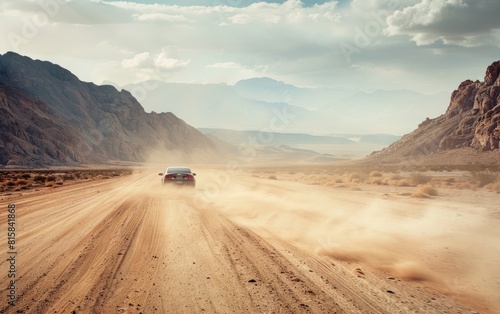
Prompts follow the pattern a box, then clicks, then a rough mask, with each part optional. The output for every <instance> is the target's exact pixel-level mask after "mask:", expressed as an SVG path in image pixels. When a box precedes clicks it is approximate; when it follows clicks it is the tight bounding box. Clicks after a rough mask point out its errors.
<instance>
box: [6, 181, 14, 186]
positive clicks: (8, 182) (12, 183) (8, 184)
mask: <svg viewBox="0 0 500 314" xmlns="http://www.w3.org/2000/svg"><path fill="white" fill-rule="evenodd" d="M4 185H5V186H14V185H16V182H14V181H12V180H9V181H7V182H5V183H4Z"/></svg>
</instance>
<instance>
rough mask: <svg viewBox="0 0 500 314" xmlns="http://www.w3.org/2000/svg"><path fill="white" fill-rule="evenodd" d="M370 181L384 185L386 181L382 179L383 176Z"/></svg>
mask: <svg viewBox="0 0 500 314" xmlns="http://www.w3.org/2000/svg"><path fill="white" fill-rule="evenodd" d="M370 183H371V184H376V185H382V184H383V183H384V181H383V180H382V178H375V179H371V181H370Z"/></svg>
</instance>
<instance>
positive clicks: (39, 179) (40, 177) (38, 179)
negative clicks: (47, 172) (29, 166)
mask: <svg viewBox="0 0 500 314" xmlns="http://www.w3.org/2000/svg"><path fill="white" fill-rule="evenodd" d="M46 180H47V177H46V176H43V175H36V176H35V177H34V178H33V181H35V182H45V181H46Z"/></svg>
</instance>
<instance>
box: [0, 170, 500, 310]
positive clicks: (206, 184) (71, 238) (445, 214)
mask: <svg viewBox="0 0 500 314" xmlns="http://www.w3.org/2000/svg"><path fill="white" fill-rule="evenodd" d="M195 170H196V172H197V173H198V176H197V178H198V185H197V188H196V190H190V189H165V188H164V189H162V188H161V187H160V184H159V177H158V175H157V173H158V172H159V170H158V169H149V170H146V169H142V170H141V171H136V172H135V173H134V174H132V175H130V176H126V177H116V178H110V179H107V180H96V181H88V182H82V183H78V184H73V185H69V186H61V187H58V188H52V189H46V190H40V191H35V190H31V191H23V192H22V193H13V194H12V195H9V196H5V195H4V196H0V208H2V210H1V212H0V225H1V226H2V230H5V229H4V228H6V226H7V204H9V203H14V204H15V205H16V215H17V216H16V227H17V228H16V241H17V243H16V245H17V248H16V250H17V256H16V278H15V279H16V295H17V300H16V305H15V306H9V305H8V293H9V291H8V290H7V289H6V288H4V291H3V292H2V293H1V294H0V312H1V313H16V312H17V313H72V312H73V313H203V312H205V313H476V312H480V313H499V312H500V302H499V301H498V295H499V292H500V275H499V274H500V266H499V264H498V260H500V245H499V242H498V239H499V238H500V231H499V229H498V228H497V226H498V223H499V220H500V214H499V212H498V210H497V207H496V204H498V199H499V197H498V195H499V194H496V193H493V192H491V193H490V194H485V195H487V196H489V197H490V199H487V200H483V198H481V201H480V202H478V201H477V198H474V196H473V195H472V194H471V197H467V196H466V195H465V194H464V193H465V192H464V193H461V194H460V195H459V196H460V197H459V198H454V197H453V195H451V194H450V195H448V196H447V195H443V196H440V197H439V198H434V199H412V198H408V197H402V196H398V195H392V194H388V193H386V191H384V190H378V188H377V187H373V188H372V190H369V191H352V190H338V189H333V188H331V187H324V186H312V185H305V184H302V183H300V182H289V181H282V180H269V179H265V178H257V177H255V176H252V175H251V174H249V173H245V172H231V173H229V172H227V171H225V170H217V169H209V168H200V169H195ZM160 171H161V169H160ZM380 189H383V187H380ZM450 193H451V192H450ZM470 193H472V192H470ZM485 193H486V192H485ZM476 197H477V196H476ZM485 197H486V196H485ZM2 239H3V240H2V242H3V243H0V256H2V258H1V260H0V278H1V279H2V283H7V282H8V280H10V279H8V278H7V274H8V270H9V262H8V261H7V257H8V256H9V255H8V247H7V237H6V236H5V235H4V236H3V237H2ZM5 286H7V285H6V284H4V287H5Z"/></svg>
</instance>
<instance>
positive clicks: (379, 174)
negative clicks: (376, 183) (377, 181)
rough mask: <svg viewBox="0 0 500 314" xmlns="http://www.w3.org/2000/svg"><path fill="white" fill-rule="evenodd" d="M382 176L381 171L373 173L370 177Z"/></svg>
mask: <svg viewBox="0 0 500 314" xmlns="http://www.w3.org/2000/svg"><path fill="white" fill-rule="evenodd" d="M381 176H382V172H380V171H372V172H371V173H370V177H381Z"/></svg>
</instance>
